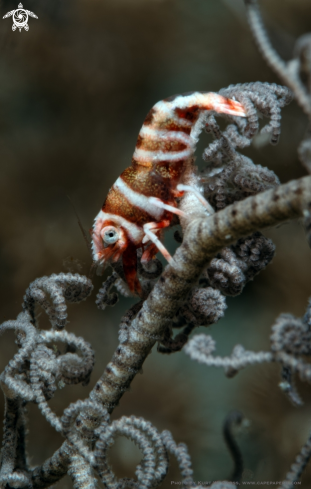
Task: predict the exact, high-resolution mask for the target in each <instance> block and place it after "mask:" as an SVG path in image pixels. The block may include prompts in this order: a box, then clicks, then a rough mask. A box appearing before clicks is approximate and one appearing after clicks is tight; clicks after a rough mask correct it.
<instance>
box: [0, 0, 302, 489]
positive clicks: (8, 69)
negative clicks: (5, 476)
mask: <svg viewBox="0 0 311 489" xmlns="http://www.w3.org/2000/svg"><path fill="white" fill-rule="evenodd" d="M26 2H27V3H26ZM17 3H18V0H2V3H1V20H0V45H1V57H0V108H1V109H0V209H1V211H0V212H1V220H0V240H1V243H0V273H1V294H0V301H1V313H0V316H1V321H4V320H7V319H12V318H15V317H16V315H17V314H18V313H19V312H20V310H21V302H22V298H23V294H24V291H25V289H26V288H27V287H28V285H29V283H30V282H32V281H33V280H34V279H35V278H37V277H41V276H43V275H49V274H51V273H58V272H61V271H63V272H68V271H71V272H73V273H76V272H78V273H88V271H89V267H90V263H91V259H90V256H89V254H88V251H87V249H86V246H85V242H84V240H83V237H82V235H81V232H80V230H79V226H78V223H77V219H76V216H75V213H74V211H73V208H72V205H71V203H70V202H69V200H68V197H67V196H70V198H71V200H72V202H73V203H74V205H75V207H76V210H77V212H78V214H79V216H80V219H81V221H82V223H83V225H84V226H85V228H86V229H89V228H90V227H91V226H92V222H93V219H94V217H95V215H96V214H97V213H98V212H99V210H100V208H101V205H102V203H103V201H104V198H105V196H106V194H107V191H108V189H109V188H110V186H111V185H112V184H113V182H114V181H115V180H116V178H117V177H118V176H119V174H120V173H121V172H122V171H123V170H124V169H125V168H126V167H127V166H129V165H130V162H131V156H132V153H133V150H134V147H135V143H136V138H137V135H138V131H139V129H140V127H141V125H142V123H143V120H144V117H145V115H146V114H147V112H148V111H149V110H150V108H151V107H152V106H153V105H154V103H156V102H157V101H158V100H161V99H163V98H165V97H168V96H170V95H173V94H175V93H182V92H186V91H193V90H206V91H218V90H219V89H220V88H223V87H226V86H227V85H229V84H232V83H243V82H250V81H257V80H259V81H268V82H276V83H279V80H278V79H277V78H276V76H275V75H274V74H273V73H272V72H271V71H270V69H269V68H267V67H266V65H265V63H264V62H263V61H262V59H261V57H260V55H259V54H258V52H257V50H256V48H255V46H254V43H253V40H252V37H251V34H250V32H249V28H248V26H247V23H246V17H245V12H244V7H243V2H242V0H87V1H86V0H66V2H64V1H63V0H45V1H44V2H42V1H39V0H25V2H24V3H25V4H24V8H26V9H29V10H31V11H33V12H34V13H35V14H36V15H37V16H38V20H36V19H33V18H30V19H29V32H26V31H24V30H23V31H22V32H21V33H19V31H18V30H17V31H15V32H12V18H9V19H5V20H2V17H3V15H4V14H5V13H6V12H8V11H10V10H13V9H15V8H17ZM261 5H262V10H263V14H264V17H265V19H266V21H267V27H268V29H269V31H270V33H271V37H272V41H273V43H274V46H275V47H276V48H277V50H278V51H279V53H280V54H281V55H282V56H283V57H284V58H285V59H286V60H287V59H290V58H291V56H292V51H293V47H294V43H295V39H297V37H299V36H300V35H302V34H303V33H305V32H308V30H310V26H311V3H310V0H274V1H273V2H270V1H268V0H262V2H261ZM305 131H306V118H305V116H304V115H303V114H302V112H301V110H300V109H299V108H298V107H297V105H296V104H295V103H292V104H291V106H290V107H287V108H286V109H285V110H284V111H283V126H282V135H281V140H280V143H279V144H278V146H276V147H272V146H269V145H268V146H264V147H262V146H261V147H252V148H250V149H248V150H247V154H248V155H249V156H251V157H252V158H253V160H254V162H255V163H259V164H261V165H263V166H268V167H269V168H271V169H273V170H274V171H275V172H276V173H277V175H278V176H279V177H280V179H281V181H282V182H286V181H289V180H291V179H294V178H299V177H301V176H303V175H304V174H305V170H304V169H303V168H302V167H301V165H300V163H299V161H298V158H297V153H296V149H297V145H298V143H299V141H300V140H301V139H302V138H303V136H304V133H305ZM207 144H208V137H207V135H205V139H204V136H203V137H202V144H201V146H202V149H203V148H204V146H206V145H207ZM201 152H202V151H201ZM200 154H201V153H200V152H198V157H197V163H198V165H199V166H200V165H202V164H203V163H202V161H201V158H200ZM265 234H266V236H269V237H270V238H272V239H273V241H274V243H275V244H276V246H277V251H276V256H275V259H274V260H273V262H272V264H270V265H269V266H268V268H267V269H266V270H265V271H264V272H262V273H261V274H260V275H259V276H258V277H256V279H255V281H254V282H251V283H249V284H248V285H247V286H246V288H245V290H244V292H243V293H242V295H241V296H239V297H237V298H232V299H228V300H227V303H228V309H227V312H226V316H225V318H224V319H222V320H221V321H220V322H219V323H218V324H216V325H214V326H212V327H211V328H210V329H209V331H208V334H212V335H213V337H214V338H215V339H216V341H217V347H218V350H217V351H218V353H219V354H221V355H225V354H230V352H231V350H232V348H233V346H234V345H236V344H237V343H242V344H243V345H244V346H245V347H246V348H248V349H252V350H260V349H267V348H268V347H269V334H270V328H271V325H272V324H273V322H274V320H275V318H276V317H277V316H278V315H279V314H280V313H281V312H290V313H292V314H295V315H297V316H302V315H303V314H304V311H305V308H306V305H307V300H308V297H309V296H310V295H311V285H310V266H311V251H310V249H309V248H308V246H307V243H306V241H305V238H304V232H303V229H302V226H301V225H300V223H298V222H295V223H291V224H286V225H283V226H281V227H279V228H278V229H269V230H267V231H266V232H265ZM168 246H169V247H171V246H174V245H173V242H172V241H169V242H168ZM100 284H101V278H100V277H96V278H95V279H94V285H95V292H96V291H97V290H98V288H99V287H100ZM95 292H94V293H93V295H92V296H91V297H90V298H89V299H88V300H87V301H86V302H85V303H82V304H80V305H76V306H74V305H73V306H71V307H69V320H70V323H69V324H68V330H69V331H71V332H74V333H75V334H77V335H81V336H83V337H84V338H85V339H86V340H87V341H89V342H90V343H91V344H92V345H93V347H94V349H95V353H96V366H95V369H94V371H93V374H92V377H91V382H90V384H89V386H87V387H82V386H70V387H66V388H65V389H63V390H61V391H57V393H56V396H55V398H54V399H53V400H52V401H51V406H52V407H53V409H55V411H56V412H57V413H58V414H61V412H62V411H63V409H64V408H65V407H66V406H67V405H68V404H69V403H70V402H73V401H74V400H76V399H79V398H81V399H83V398H84V397H86V396H87V395H88V392H89V391H90V389H91V388H92V387H93V385H94V384H95V382H96V380H97V379H98V378H99V376H100V375H101V373H102V372H103V370H104V368H105V365H106V364H107V363H108V361H109V360H110V358H111V356H112V354H113V351H114V349H115V348H116V345H117V331H118V324H119V321H120V318H121V316H122V315H123V314H124V313H125V311H126V310H127V309H128V308H129V307H130V306H131V305H132V304H133V302H134V301H133V299H122V300H121V301H120V302H119V303H118V304H117V305H116V306H115V307H114V308H107V309H106V310H105V311H99V310H97V308H96V306H95ZM40 320H41V323H40V325H42V327H44V326H45V325H46V322H45V318H44V316H43V314H42V315H41V318H40ZM201 330H202V331H201ZM201 330H200V331H197V332H205V330H204V328H201ZM0 346H1V349H0V352H1V353H0V364H1V365H0V366H1V370H2V369H3V367H4V366H5V365H6V363H7V362H8V360H9V359H10V358H11V357H12V355H13V354H14V352H15V345H14V335H13V334H10V333H6V334H5V335H4V336H2V337H1V344H0ZM279 382H280V367H279V366H278V365H264V366H257V367H249V368H248V369H246V370H245V371H242V372H240V373H239V374H238V376H237V377H235V378H233V379H227V378H226V377H225V375H224V373H223V371H220V370H219V371H218V370H216V369H207V368H205V367H204V366H202V365H199V364H196V363H194V362H192V361H191V360H190V359H189V358H188V357H186V355H185V354H184V353H176V354H173V355H169V356H164V355H160V354H159V353H157V352H156V350H154V351H153V352H152V354H151V355H150V356H149V357H148V359H147V361H146V362H145V365H144V369H143V375H138V376H137V377H136V378H135V379H134V381H133V384H132V388H131V391H130V392H128V393H126V394H125V395H124V397H123V398H122V400H121V402H120V405H119V406H118V408H117V409H116V410H115V412H114V414H113V418H114V419H116V418H119V417H120V416H122V415H131V414H133V415H135V416H143V417H145V418H146V419H147V420H149V421H151V422H152V423H153V424H154V425H155V426H156V427H157V428H158V429H159V430H163V429H169V430H171V431H172V433H173V436H174V438H175V440H176V441H177V442H180V441H184V442H186V443H187V444H188V447H189V451H190V454H191V457H192V460H193V465H194V472H195V480H197V481H211V480H222V479H226V478H228V477H229V475H230V473H231V470H232V462H231V459H230V456H229V454H228V452H227V449H226V447H225V444H224V441H223V438H222V425H223V421H224V419H225V417H226V415H227V414H228V413H229V412H230V411H231V410H232V409H239V410H241V411H242V412H243V413H244V414H245V416H246V417H247V418H248V419H249V420H250V427H249V429H248V431H247V432H245V433H242V434H241V436H240V437H239V443H240V446H241V449H242V453H243V455H244V462H245V471H244V475H243V480H244V481H277V480H282V478H283V477H284V475H285V473H286V472H287V471H288V470H289V468H290V465H291V463H292V462H293V461H294V457H295V455H296V454H297V452H298V451H299V450H300V448H301V445H302V444H303V443H304V442H305V441H306V439H307V437H308V436H309V433H310V429H311V416H310V407H311V389H310V386H307V385H303V384H301V383H298V388H299V390H300V392H301V394H302V396H303V399H304V401H305V404H304V406H303V407H301V408H294V407H293V406H292V405H291V404H290V402H289V401H288V399H287V398H286V397H285V396H284V394H283V393H282V392H281V391H280V389H279V387H278V383H279ZM1 410H3V403H1ZM0 414H1V416H2V411H1V413H0ZM29 415H30V420H29V429H30V435H29V444H28V449H29V456H30V460H31V462H32V464H33V465H35V464H40V463H42V462H43V461H44V460H45V459H46V458H47V457H49V456H51V455H52V453H53V452H54V451H55V449H57V448H58V447H59V446H60V444H61V443H62V438H61V437H60V435H58V434H56V433H55V432H54V430H53V429H52V428H51V427H50V426H49V425H48V424H47V423H46V422H45V420H44V419H43V418H42V416H41V415H39V413H38V410H37V407H36V406H33V405H30V406H29ZM111 456H112V464H113V467H114V469H115V471H116V473H117V474H118V475H119V476H120V477H121V476H122V477H125V476H128V477H130V476H132V475H133V471H134V467H135V465H136V464H137V463H138V462H139V460H140V456H139V452H138V451H136V449H135V448H134V446H133V445H132V444H131V443H130V442H128V441H127V440H125V439H123V438H120V439H119V440H118V441H117V443H116V446H115V448H114V449H113V450H112V453H111ZM171 480H180V477H179V475H178V470H177V464H176V463H175V462H173V463H172V467H171V469H170V472H169V474H168V476H167V479H166V482H165V483H164V484H163V487H164V488H168V487H169V486H170V485H171ZM57 487H58V488H63V489H65V488H68V489H69V488H70V487H71V481H70V479H69V478H67V477H66V478H64V479H63V480H62V481H61V482H59V483H58V484H57ZM261 487H266V486H265V485H264V484H263V485H261ZM267 487H269V486H267ZM300 487H301V488H310V487H311V467H309V468H308V469H307V470H306V471H305V473H304V476H303V478H302V484H301V486H300Z"/></svg>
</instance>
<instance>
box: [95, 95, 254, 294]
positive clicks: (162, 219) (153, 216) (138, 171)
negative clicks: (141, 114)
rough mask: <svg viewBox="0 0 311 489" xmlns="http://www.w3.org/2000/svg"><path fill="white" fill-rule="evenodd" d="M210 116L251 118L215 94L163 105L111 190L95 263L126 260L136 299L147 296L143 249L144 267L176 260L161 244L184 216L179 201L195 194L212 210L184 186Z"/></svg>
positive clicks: (99, 219)
mask: <svg viewBox="0 0 311 489" xmlns="http://www.w3.org/2000/svg"><path fill="white" fill-rule="evenodd" d="M208 111H214V112H218V113H223V114H230V115H235V116H245V112H244V108H243V106H242V105H241V104H240V103H239V102H236V101H235V100H230V99H227V98H224V97H222V96H221V95H218V94H216V93H211V92H191V93H184V94H182V95H176V96H173V97H169V98H167V99H165V100H162V101H160V102H158V103H157V104H156V105H155V106H154V107H153V108H152V109H151V110H150V112H149V113H148V114H147V117H146V119H145V122H144V124H143V126H142V128H141V130H140V133H139V135H138V139H137V143H136V148H135V151H134V155H133V158H132V165H131V166H130V167H128V168H127V169H126V170H124V172H123V173H122V174H121V175H120V177H119V178H118V179H117V181H116V182H115V183H114V185H113V186H112V187H111V189H110V190H109V192H108V195H107V198H106V200H105V202H104V205H103V207H102V209H101V211H100V212H99V214H98V215H97V216H96V218H95V223H94V226H93V232H92V249H93V259H94V261H95V262H97V263H98V264H101V265H103V264H104V265H105V264H107V263H109V262H111V261H112V262H116V261H118V260H120V259H121V258H122V260H123V269H124V274H125V277H126V280H127V283H128V285H129V288H130V290H131V291H132V292H134V293H135V292H136V293H138V294H139V293H140V291H141V286H140V283H139V280H138V278H137V271H136V268H137V249H138V248H142V250H143V254H142V259H141V260H142V263H146V262H148V261H150V260H152V259H153V258H154V257H155V255H156V253H157V252H158V251H160V252H161V253H162V254H163V256H164V257H165V258H166V259H167V260H168V261H169V262H170V261H171V260H172V258H171V256H170V254H169V253H168V251H167V250H166V248H165V247H164V245H163V244H162V242H161V238H162V232H163V231H162V230H163V229H164V228H167V227H169V226H170V225H171V223H172V219H173V215H174V214H177V215H182V214H183V213H182V211H181V210H180V209H178V207H177V202H176V198H178V197H181V196H182V195H183V193H184V192H185V191H193V192H194V193H195V194H196V196H197V197H198V198H199V199H200V200H201V201H202V202H203V203H205V204H206V207H207V208H209V209H210V206H209V204H208V202H207V201H205V199H204V197H203V196H202V195H201V194H199V193H198V191H197V190H195V189H193V188H191V187H189V186H187V185H184V182H183V177H184V175H185V173H186V171H187V170H189V167H191V165H193V155H194V151H195V148H196V144H197V142H198V138H199V135H200V133H201V131H202V128H203V127H204V124H205V119H206V114H207V113H208Z"/></svg>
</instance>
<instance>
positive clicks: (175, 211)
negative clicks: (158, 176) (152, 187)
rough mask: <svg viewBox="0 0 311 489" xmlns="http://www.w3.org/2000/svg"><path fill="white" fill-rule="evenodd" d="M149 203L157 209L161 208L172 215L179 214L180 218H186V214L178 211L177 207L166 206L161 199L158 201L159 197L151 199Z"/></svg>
mask: <svg viewBox="0 0 311 489" xmlns="http://www.w3.org/2000/svg"><path fill="white" fill-rule="evenodd" d="M149 202H150V203H151V204H153V205H155V206H157V207H160V209H165V210H166V211H169V212H171V213H172V214H177V215H178V216H183V217H185V216H186V214H185V212H183V211H181V210H180V209H177V207H174V206H172V205H168V204H165V203H164V202H163V201H162V200H161V199H158V198H157V197H149Z"/></svg>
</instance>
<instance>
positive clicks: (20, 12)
mask: <svg viewBox="0 0 311 489" xmlns="http://www.w3.org/2000/svg"><path fill="white" fill-rule="evenodd" d="M11 15H12V18H13V25H12V31H15V30H16V29H19V32H21V31H22V29H25V31H28V30H29V25H28V16H30V17H33V18H34V19H37V18H38V17H37V16H36V15H35V14H34V13H33V12H30V10H25V9H24V8H23V5H22V4H21V3H19V4H18V8H17V9H16V10H11V12H8V13H7V14H5V15H4V16H3V18H4V19H7V18H8V17H11Z"/></svg>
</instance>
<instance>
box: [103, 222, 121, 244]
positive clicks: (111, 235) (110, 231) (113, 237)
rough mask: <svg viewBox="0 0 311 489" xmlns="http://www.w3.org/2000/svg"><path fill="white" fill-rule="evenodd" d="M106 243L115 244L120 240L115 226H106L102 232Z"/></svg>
mask: <svg viewBox="0 0 311 489" xmlns="http://www.w3.org/2000/svg"><path fill="white" fill-rule="evenodd" d="M101 235H102V238H103V240H104V243H106V244H107V245H110V244H113V243H115V242H116V241H118V239H119V238H120V236H119V233H118V231H117V229H116V228H115V227H113V226H106V227H105V228H104V229H103V230H102V232H101Z"/></svg>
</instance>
